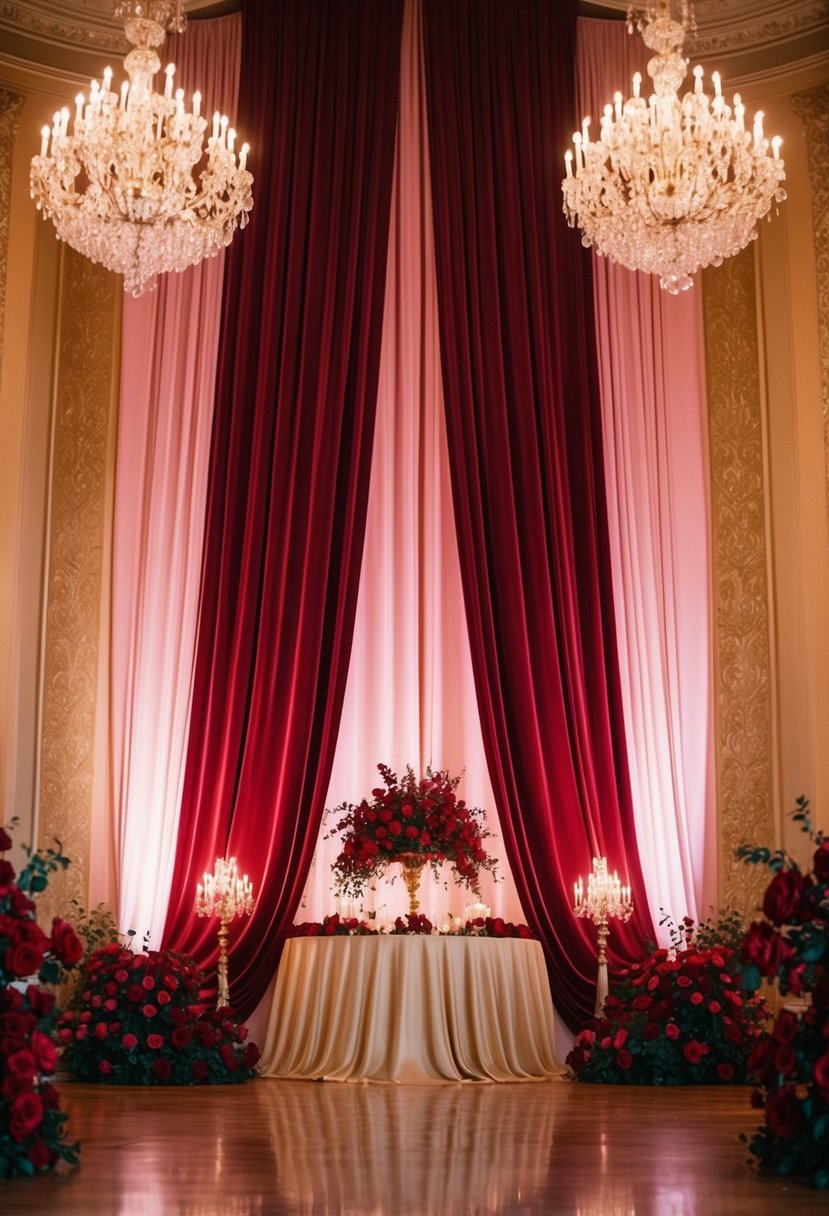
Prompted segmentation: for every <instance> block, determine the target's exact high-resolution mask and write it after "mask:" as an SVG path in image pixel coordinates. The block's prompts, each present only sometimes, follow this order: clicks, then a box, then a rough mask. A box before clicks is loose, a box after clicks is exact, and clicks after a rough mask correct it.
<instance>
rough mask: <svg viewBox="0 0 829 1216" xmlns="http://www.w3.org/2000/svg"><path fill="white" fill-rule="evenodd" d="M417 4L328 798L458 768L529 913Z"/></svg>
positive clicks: (460, 895) (320, 846)
mask: <svg viewBox="0 0 829 1216" xmlns="http://www.w3.org/2000/svg"><path fill="white" fill-rule="evenodd" d="M425 107H426V99H425V94H424V81H423V65H422V41H421V20H420V0H406V4H405V8H404V14H403V36H402V47H401V65H400V114H399V120H398V131H397V149H396V160H395V178H394V188H393V194H392V211H391V231H390V233H389V259H388V272H387V278H386V303H385V309H384V315H383V346H382V352H381V356H380V383H379V389H378V397H377V421H376V427H375V436H374V454H373V457H372V469H371V487H370V491H369V502H368V516H367V521H366V544H365V552H364V556H363V566H362V573H361V580H360V594H359V599H358V603H357V617H356V623H355V629H354V644H353V650H352V656H351V664H350V667H349V671H348V683H347V686H346V694H345V702H344V705H343V714H342V721H341V725H340V733H339V737H338V739H337V750H336V754H335V757H334V765H333V769H332V773H331V783H330V787H329V792H328V798H327V800H326V805H327V806H329V807H333V806H335V805H337V804H338V803H341V802H343V801H350V802H359V800H360V799H361V798H362V797H364V796H365V795H366V794H367V793H368V791H369V790H371V789H372V788H373V787H374V786H375V785H377V783H378V781H379V776H378V773H377V764H378V762H379V761H383V762H384V763H388V764H389V765H390V766H391V767H392V768H393V769H396V770H397V771H398V772H402V771H403V769H404V768H405V766H406V765H407V764H411V765H412V767H413V768H414V769H415V770H416V771H417V772H423V771H424V769H425V767H426V766H427V765H431V766H432V767H433V768H446V769H448V770H449V771H450V772H452V773H455V774H458V775H461V774H462V781H461V785H460V787H459V794H460V795H461V796H462V797H464V798H465V799H466V801H467V802H468V804H469V805H470V806H480V807H483V809H484V810H485V811H486V813H487V826H488V827H489V828H490V830H492V831H493V832H494V838H493V839H492V840H490V841H489V842H488V847H489V851H490V852H491V853H492V854H493V855H495V856H497V857H498V858H499V881H498V882H493V880H492V877H491V875H490V874H488V873H487V872H484V873H483V874H482V875H481V890H482V896H483V899H484V902H485V903H487V904H488V905H489V906H490V907H491V908H492V910H493V915H496V916H504V917H506V918H507V919H509V920H515V919H522V918H523V913H522V911H521V907H520V904H519V902H518V897H517V893H516V890H515V883H514V882H513V880H512V876H511V873H510V870H509V862H508V861H507V858H506V856H505V854H504V850H503V843H502V840H501V834H500V830H499V824H498V816H497V812H496V810H495V805H494V798H493V794H492V787H491V785H490V782H489V777H488V773H487V767H486V760H485V757H484V750H483V740H482V738H481V727H480V719H479V716H478V706H477V701H476V697H475V684H474V680H473V676H472V660H471V657H470V652H469V638H468V635H467V630H466V619H465V616H464V608H463V589H462V586H461V576H460V566H459V562H458V547H457V539H456V536H455V520H454V516H453V512H452V492H451V486H450V484H449V457H448V451H447V447H446V425H445V421H444V416H443V389H442V384H441V375H440V352H439V342H438V320H437V286H436V283H435V258H434V241H433V237H432V197H431V181H430V176H429V144H428V135H427V131H426V112H425ZM330 827H331V823H330V821H329V822H328V823H326V824H324V825H323V830H322V832H321V834H320V839H319V841H318V843H317V850H316V854H315V856H314V863H313V867H312V872H311V874H310V876H309V881H308V886H307V888H306V891H305V894H304V897H303V901H302V909H303V910H302V919H303V920H306V919H307V920H319V919H321V917H323V916H324V915H325V914H326V913H329V912H332V911H334V910H335V909H334V901H333V897H332V892H331V881H332V880H331V864H332V862H333V861H334V859H335V858H336V856H337V854H338V853H339V850H340V847H341V846H340V841H339V838H338V837H337V836H331V835H330V834H329V831H328V829H330ZM473 898H474V897H473V896H472V895H471V894H470V892H469V889H468V888H467V887H457V886H455V884H454V883H453V881H452V876H451V872H450V871H449V870H448V869H447V868H446V867H444V868H443V870H442V874H441V878H440V879H435V878H434V877H433V876H432V874H431V871H429V870H427V871H425V872H424V875H423V878H422V880H421V886H420V902H421V906H422V908H423V910H424V912H425V913H426V914H427V915H428V916H430V919H431V918H436V919H437V921H438V923H442V922H443V921H444V920H445V918H446V917H447V916H448V915H449V914H450V913H452V914H454V915H461V914H462V912H463V908H464V905H465V904H466V903H468V902H469V901H470V900H471V899H473ZM363 907H364V909H365V910H367V911H368V910H376V909H384V910H385V914H386V915H390V916H397V915H401V914H403V913H404V912H405V911H406V910H407V909H408V897H407V894H406V889H405V887H404V885H403V883H402V882H401V881H400V878H399V871H398V870H397V867H395V866H392V867H390V868H389V871H388V874H387V876H386V877H385V878H384V879H382V880H380V881H379V882H378V883H377V884H376V888H374V889H372V888H368V889H366V890H365V891H364V894H363Z"/></svg>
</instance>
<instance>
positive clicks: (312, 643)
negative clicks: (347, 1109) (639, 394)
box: [165, 0, 402, 1016]
mask: <svg viewBox="0 0 829 1216" xmlns="http://www.w3.org/2000/svg"><path fill="white" fill-rule="evenodd" d="M401 20H402V0H352V2H350V3H348V4H343V3H342V2H341V0H316V2H315V3H313V4H309V3H307V0H248V2H247V3H246V4H245V6H244V10H243V29H244V38H243V49H242V62H243V63H244V73H243V77H242V81H241V86H240V101H239V121H238V126H239V130H240V132H243V133H244V138H245V139H247V141H248V142H249V143H250V145H251V154H250V165H251V169H252V171H253V173H254V176H255V187H254V189H255V204H254V210H253V213H252V219H251V223H250V226H249V228H248V229H247V231H245V232H243V233H241V234H239V235H238V236H237V238H236V240H235V241H234V243H233V245H232V247H231V251H230V256H229V257H228V260H227V273H226V279H225V294H224V318H223V335H222V342H221V346H220V354H219V373H218V383H217V396H216V406H215V420H214V429H213V441H212V455H211V469H210V481H209V489H208V505H207V523H206V539H205V557H204V565H203V576H202V591H201V609H200V619H199V633H198V642H197V653H196V661H195V676H194V687H193V706H192V713H191V725H190V738H189V750H188V755H187V764H186V773H185V781H184V792H183V799H182V808H181V817H180V830H179V838H178V849H177V854H176V865H175V872H174V876H173V883H172V897H171V902H170V907H169V911H168V917H167V925H166V930H165V945H167V946H171V947H174V948H178V949H183V950H186V951H188V952H190V953H193V954H195V956H196V957H197V958H198V959H199V961H200V962H202V963H207V964H210V963H211V962H215V958H216V946H215V938H216V922H215V921H212V920H202V921H199V920H197V918H196V917H195V914H194V910H193V900H194V895H195V888H196V883H197V881H198V880H199V879H200V878H201V875H202V872H203V871H204V870H205V869H208V870H210V869H212V866H213V860H214V858H215V857H216V856H218V855H234V856H236V858H237V859H238V862H239V865H240V868H241V869H243V870H245V871H246V872H247V873H248V874H249V875H250V877H251V879H252V881H253V885H254V889H255V892H256V895H257V902H256V907H255V910H254V912H253V915H252V916H251V917H250V918H249V919H247V920H245V921H244V922H242V921H236V922H234V924H233V926H232V928H231V940H232V953H231V973H230V981H231V999H232V1002H233V1005H234V1007H235V1008H236V1009H237V1010H238V1011H239V1013H240V1015H241V1016H246V1015H247V1013H248V1012H249V1011H250V1010H251V1009H252V1008H253V1007H254V1005H255V1004H256V1002H257V1000H258V999H259V997H260V996H261V995H262V993H263V991H264V989H265V987H266V985H267V983H268V981H269V980H270V979H271V977H272V975H273V972H274V970H275V967H276V964H277V962H278V958H279V952H280V949H281V944H282V940H283V935H284V932H285V930H286V929H287V928H288V927H289V926H290V924H291V922H292V920H293V917H294V913H295V911H296V907H297V904H298V902H299V898H300V895H301V892H302V888H303V885H304V882H305V878H306V875H307V871H308V868H309V866H310V862H311V859H312V856H313V852H314V847H315V843H316V837H317V830H318V827H319V822H320V817H321V813H322V809H323V800H324V798H325V794H326V790H327V788H328V779H329V775H330V770H331V762H332V757H333V753H334V746H335V743H336V739H337V731H338V727H339V720H340V711H341V707H342V699H343V691H344V687H345V679H346V672H347V669H348V662H349V655H350V652H351V635H352V629H353V621H354V611H355V604H356V598H357V590H358V583H359V572H360V563H361V557H362V550H363V538H364V531H365V515H366V501H367V495H368V482H369V469H370V461H371V451H372V438H373V433H374V412H375V405H376V396H377V378H378V365H379V357H380V338H381V328H382V317H383V298H384V292H383V287H384V282H385V271H386V255H387V247H388V231H389V208H390V197H391V184H392V170H393V163H394V140H395V126H396V119H397V101H398V83H399V82H398V74H399V63H400V31H401ZM240 138H241V136H240Z"/></svg>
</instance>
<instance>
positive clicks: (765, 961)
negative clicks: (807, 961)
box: [729, 920, 794, 995]
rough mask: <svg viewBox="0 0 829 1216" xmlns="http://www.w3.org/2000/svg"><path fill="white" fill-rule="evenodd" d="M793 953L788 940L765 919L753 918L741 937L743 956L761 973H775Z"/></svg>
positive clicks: (768, 974)
mask: <svg viewBox="0 0 829 1216" xmlns="http://www.w3.org/2000/svg"><path fill="white" fill-rule="evenodd" d="M793 954H794V950H793V949H792V947H791V946H790V945H789V944H788V942H786V941H784V939H783V938H782V937H781V936H780V934H779V933H777V932H776V931H775V930H774V929H773V928H772V927H771V925H769V924H767V923H766V922H765V921H756V920H755V921H753V922H752V923H751V924H750V925H749V927H748V931H747V933H746V935H745V937H744V938H743V958H744V959H745V960H746V962H747V963H753V964H754V966H755V967H756V968H757V970H758V971H759V972H760V974H761V975H767V976H771V975H776V974H777V972H778V970H779V968H780V966H781V964H782V963H784V962H786V960H787V959H790V958H791V957H792V955H793ZM729 995H730V994H729Z"/></svg>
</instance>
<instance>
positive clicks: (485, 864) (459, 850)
mask: <svg viewBox="0 0 829 1216" xmlns="http://www.w3.org/2000/svg"><path fill="white" fill-rule="evenodd" d="M377 768H378V770H379V772H380V775H381V776H382V778H383V785H382V786H378V787H377V788H375V789H373V790H372V791H371V798H364V799H363V800H362V802H360V803H359V804H358V805H357V806H354V805H353V804H352V803H348V802H344V803H342V804H341V805H340V806H338V807H335V808H334V810H333V811H331V812H326V814H331V815H335V816H337V820H336V823H335V826H334V828H333V829H332V831H331V832H329V833H328V836H329V837H330V836H334V835H338V834H340V833H342V834H343V836H342V851H341V853H340V855H339V856H338V858H337V860H336V861H335V862H334V865H333V867H332V868H333V872H334V881H335V887H336V889H337V891H338V892H340V893H342V894H345V895H350V896H353V897H359V896H360V894H361V893H362V890H363V887H364V886H365V884H366V882H368V881H370V880H371V879H374V878H378V877H379V876H380V875H381V874H382V873H383V872H384V871H385V869H386V867H387V866H388V864H389V862H391V861H400V860H406V859H411V858H413V859H417V860H421V861H422V862H423V863H424V864H426V863H427V862H428V863H429V865H430V866H431V868H432V870H433V872H434V873H435V875H436V876H437V874H438V869H439V866H440V864H441V863H442V862H448V863H449V864H450V865H451V867H452V870H453V871H454V876H455V881H456V882H457V883H459V884H460V883H464V884H465V885H466V886H468V887H470V888H471V889H472V890H473V891H474V892H475V893H476V894H477V893H478V877H479V874H480V872H481V870H489V871H490V872H491V873H493V874H494V873H495V872H496V860H495V858H494V857H491V856H489V854H488V853H487V851H486V847H485V841H486V839H487V838H488V837H489V836H491V835H492V833H491V832H489V831H488V830H487V828H486V827H485V824H484V818H485V817H484V812H483V811H481V810H480V809H479V808H478V807H469V806H467V805H466V803H465V802H464V801H463V799H462V798H458V797H457V794H456V793H455V791H456V789H457V787H458V785H459V783H460V777H450V776H449V774H448V773H447V772H444V771H443V770H439V771H437V772H433V771H432V769H430V768H427V769H426V773H425V776H423V777H420V778H418V777H416V776H415V774H414V770H413V769H412V768H411V767H407V768H406V772H405V774H404V775H403V776H402V777H398V776H397V774H396V773H393V772H392V770H391V769H390V768H388V767H387V766H386V765H385V764H378V766H377Z"/></svg>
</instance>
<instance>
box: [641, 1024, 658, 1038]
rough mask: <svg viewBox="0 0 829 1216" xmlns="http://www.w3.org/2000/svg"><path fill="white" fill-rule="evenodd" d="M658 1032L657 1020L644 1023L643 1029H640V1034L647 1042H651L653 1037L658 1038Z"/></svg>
mask: <svg viewBox="0 0 829 1216" xmlns="http://www.w3.org/2000/svg"><path fill="white" fill-rule="evenodd" d="M659 1034H660V1031H659V1023H658V1022H646V1023H645V1029H644V1030H643V1031H642V1035H643V1038H645V1039H646V1040H647V1041H648V1042H653V1040H654V1039H658V1038H659Z"/></svg>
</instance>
